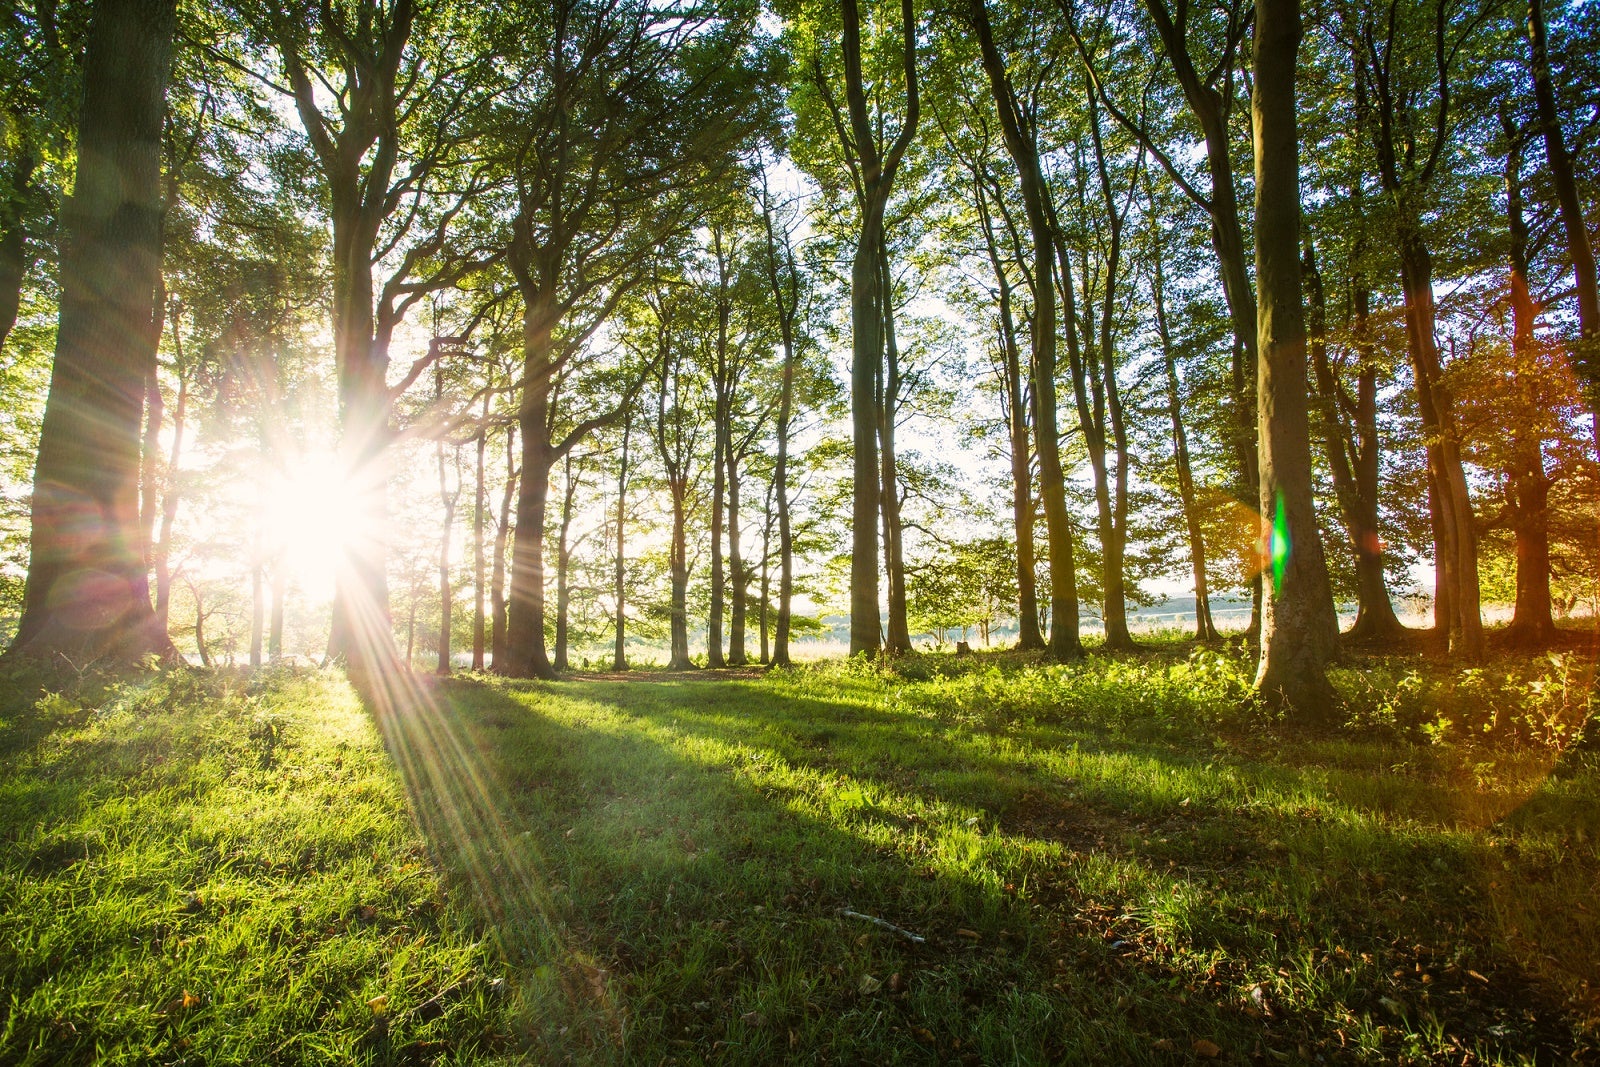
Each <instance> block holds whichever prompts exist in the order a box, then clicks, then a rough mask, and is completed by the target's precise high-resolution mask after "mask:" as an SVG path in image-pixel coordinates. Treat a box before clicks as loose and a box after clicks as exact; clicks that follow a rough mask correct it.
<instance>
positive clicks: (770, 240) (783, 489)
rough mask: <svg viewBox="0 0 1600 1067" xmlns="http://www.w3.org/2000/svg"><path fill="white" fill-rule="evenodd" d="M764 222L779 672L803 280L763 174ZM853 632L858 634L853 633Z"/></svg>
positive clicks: (785, 652)
mask: <svg viewBox="0 0 1600 1067" xmlns="http://www.w3.org/2000/svg"><path fill="white" fill-rule="evenodd" d="M761 208H762V211H761V218H762V222H763V223H764V225H765V227H766V235H767V282H768V284H769V285H770V286H771V288H772V299H773V303H774V305H775V306H776V307H777V310H778V336H779V339H780V340H781V341H782V342H783V370H782V377H781V379H780V381H779V386H778V423H777V427H776V434H777V438H778V455H777V458H776V459H775V460H774V463H773V468H772V495H773V496H774V497H775V498H776V500H777V505H778V618H777V622H776V624H775V625H774V629H773V638H772V663H773V665H774V666H777V667H787V666H789V627H790V621H791V619H792V615H791V602H792V600H793V596H794V534H793V530H792V529H791V527H790V516H789V430H790V426H789V423H790V420H791V418H792V417H793V412H794V372H795V336H794V323H795V316H796V314H797V313H798V311H799V284H800V283H799V278H798V276H797V272H796V268H795V262H794V253H793V246H792V245H791V244H790V243H789V234H788V232H787V231H785V233H784V244H783V252H784V264H783V266H782V267H780V265H779V262H778V239H777V233H776V228H775V227H774V226H773V209H772V206H771V204H770V202H769V201H768V199H767V187H766V185H765V173H764V172H763V184H762V202H761ZM784 268H787V270H788V279H789V284H788V285H787V286H785V285H784V283H783V280H782V271H783V269H784ZM852 632H853V631H852Z"/></svg>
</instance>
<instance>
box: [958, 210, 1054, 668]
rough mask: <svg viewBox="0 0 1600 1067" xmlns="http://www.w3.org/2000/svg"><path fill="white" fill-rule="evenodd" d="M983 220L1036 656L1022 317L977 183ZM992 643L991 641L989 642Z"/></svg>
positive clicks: (1021, 603) (1023, 581)
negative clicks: (1020, 336) (1015, 311)
mask: <svg viewBox="0 0 1600 1067" xmlns="http://www.w3.org/2000/svg"><path fill="white" fill-rule="evenodd" d="M973 194H974V202H975V205H976V207H977V209H978V220H979V222H980V223H981V224H982V227H983V237H984V244H985V247H986V248H987V250H988V253H989V265H990V267H991V268H992V269H993V270H994V277H995V285H996V288H997V290H998V292H999V322H998V342H999V347H1000V360H1001V364H1002V366H1003V368H1004V370H1003V374H1002V378H1003V382H1004V385H1005V391H1006V409H1005V410H1006V431H1007V436H1008V438H1009V441H1010V446H1011V524H1012V529H1013V530H1014V531H1015V536H1016V544H1017V568H1016V570H1017V649H1018V650H1019V651H1023V652H1032V651H1037V650H1040V649H1043V648H1044V647H1045V646H1044V635H1043V634H1041V633H1040V632H1039V597H1038V592H1037V590H1036V588H1035V585H1034V566H1035V559H1034V544H1033V516H1034V509H1033V462H1032V454H1031V449H1030V445H1029V442H1028V408H1029V400H1028V394H1027V391H1026V390H1025V389H1024V388H1023V374H1022V352H1021V350H1020V346H1019V345H1018V344H1017V326H1016V318H1015V316H1014V315H1013V314H1012V310H1011V278H1010V276H1009V275H1008V274H1007V272H1006V269H1005V264H1004V262H1003V261H1002V260H1001V258H1000V243H999V241H998V240H997V239H996V238H995V233H994V224H993V220H992V219H991V217H990V215H989V208H988V198H987V196H986V194H985V193H984V190H983V185H982V184H981V183H980V182H978V181H974V182H973ZM985 640H987V638H986V639H985Z"/></svg>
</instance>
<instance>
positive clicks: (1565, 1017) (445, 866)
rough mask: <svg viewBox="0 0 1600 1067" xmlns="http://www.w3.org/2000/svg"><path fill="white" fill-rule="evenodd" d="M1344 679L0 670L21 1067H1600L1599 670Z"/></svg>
mask: <svg viewBox="0 0 1600 1067" xmlns="http://www.w3.org/2000/svg"><path fill="white" fill-rule="evenodd" d="M1360 667H1361V668H1362V669H1360V670H1351V671H1348V672H1346V673H1344V674H1343V675H1342V676H1341V677H1340V679H1339V685H1340V686H1341V689H1342V690H1343V691H1344V692H1345V694H1346V696H1347V698H1348V701H1349V708H1348V718H1349V719H1350V725H1349V726H1348V727H1347V728H1346V730H1344V731H1343V732H1342V733H1340V734H1339V735H1338V736H1336V737H1332V738H1328V737H1323V738H1320V739H1310V738H1297V737H1296V736H1295V735H1293V734H1292V733H1290V732H1287V731H1285V730H1284V729H1283V728H1282V727H1281V726H1274V725H1272V724H1270V723H1267V722H1265V721H1264V720H1263V719H1262V717H1261V716H1260V715H1259V714H1258V713H1256V712H1255V711H1253V710H1252V709H1251V708H1250V707H1249V705H1248V701H1247V700H1245V699H1244V694H1245V690H1246V681H1247V679H1246V678H1245V676H1244V671H1243V666H1242V664H1240V663H1239V662H1238V661H1237V660H1235V659H1232V658H1229V657H1228V656H1227V655H1223V654H1216V653H1197V654H1195V655H1193V656H1188V655H1187V654H1186V650H1168V651H1166V652H1163V653H1160V654H1157V655H1153V656H1146V657H1143V658H1140V659H1137V660H1112V659H1098V658H1097V659H1095V660H1092V661H1090V663H1089V664H1088V665H1086V666H1077V667H1049V668H1044V667H1037V666H1033V665H1029V664H1027V663H1025V662H1022V661H1019V660H1017V659H1015V658H1000V657H996V658H994V659H990V658H988V657H971V658H969V659H965V660H960V661H957V660H954V659H940V658H936V657H919V658H918V659H916V660H914V661H912V662H911V663H909V664H907V665H906V666H905V667H904V668H903V669H902V670H901V671H900V672H897V673H892V674H887V673H879V672H876V671H873V670H869V669H867V668H864V667H852V666H846V665H839V664H832V665H824V666H819V667H814V668H807V669H802V670H798V671H793V672H784V673H777V674H771V675H765V676H759V675H754V674H746V675H743V676H736V677H732V678H723V679H713V678H709V677H705V676H697V675H690V676H683V675H660V674H641V675H640V676H639V677H636V678H630V679H627V680H574V681H567V682H562V683H556V684H539V683H505V682H496V681H486V680H465V679H462V680H455V681H450V682H445V683H439V684H431V683H430V684H427V685H426V687H423V688H418V687H417V686H411V685H408V686H404V687H398V688H396V689H395V690H393V691H388V692H379V693H375V694H372V695H370V697H369V698H368V699H367V700H366V701H363V700H361V699H360V698H358V697H357V696H356V694H355V693H354V692H353V691H352V690H351V689H350V687H349V686H348V685H347V684H346V683H345V682H344V681H343V679H341V678H339V677H338V676H336V675H333V674H329V673H302V674H265V675H261V676H258V677H256V678H253V679H252V678H245V677H242V676H228V675H221V676H202V675H199V674H177V675H156V676H151V677H148V678H145V679H141V680H137V681H127V682H123V683H116V684H109V685H108V684H106V683H104V682H95V681H93V680H87V681H82V682H74V683H72V684H71V685H66V684H63V683H61V682H60V681H59V680H57V681H55V682H53V683H51V685H52V688H51V695H47V696H45V697H43V698H40V697H39V693H40V685H41V680H40V679H37V678H31V677H21V676H14V677H12V678H10V679H8V680H7V681H6V682H4V683H0V690H3V691H4V692H5V693H6V694H7V695H5V696H0V1012H3V1019H0V1061H7V1062H19V1061H20V1062H29V1063H57V1062H80V1063H88V1062H107V1063H177V1062H187V1063H195V1064H199V1063H206V1064H221V1063H274V1062H276V1063H301V1062H313V1061H316V1062H323V1061H326V1062H349V1061H367V1062H375V1063H389V1062H395V1063H429V1062H441V1061H442V1062H482V1061H498V1060H505V1061H511V1060H517V1059H519V1058H523V1057H527V1058H531V1059H532V1060H534V1061H536V1062H564V1061H576V1062H614V1061H630V1062H631V1061H638V1062H647V1063H657V1062H663V1061H668V1060H674V1061H677V1062H682V1063H692V1062H702V1061H715V1062H744V1063H764V1062H774V1061H781V1060H784V1059H790V1060H797V1061H804V1062H823V1061H826V1062H872V1063H878V1062H912V1063H956V1062H965V1063H1011V1062H1019V1061H1020V1062H1077V1061H1099V1062H1151V1063H1172V1062H1183V1061H1207V1060H1211V1059H1216V1060H1217V1061H1219V1062H1251V1061H1259V1062H1266V1063H1275V1062H1307V1061H1315V1060H1317V1059H1318V1058H1321V1059H1323V1060H1326V1061H1330V1062H1340V1061H1368V1062H1396V1061H1410V1062H1445V1063H1478V1062H1507V1063H1515V1062H1528V1061H1537V1062H1566V1061H1569V1060H1573V1059H1580V1060H1582V1059H1587V1060H1594V1059H1595V1058H1596V1057H1597V1055H1600V1053H1597V1045H1600V1029H1597V1026H1600V1024H1597V1016H1600V1004H1597V990H1600V984H1597V983H1600V915H1597V914H1596V911H1597V909H1600V894H1597V893H1596V889H1597V872H1600V857H1597V853H1596V834H1597V833H1600V788H1597V786H1600V771H1597V770H1596V768H1595V766H1594V762H1593V757H1590V756H1586V755H1581V754H1579V748H1581V746H1574V745H1573V744H1572V742H1573V734H1574V729H1575V727H1576V726H1577V725H1578V724H1580V723H1581V722H1582V720H1583V718H1584V716H1585V714H1586V709H1587V699H1588V692H1589V682H1590V681H1591V678H1590V676H1589V674H1588V673H1587V670H1586V668H1585V666H1584V664H1583V663H1582V662H1580V661H1578V660H1577V659H1576V658H1575V657H1565V658H1563V657H1555V658H1553V659H1550V660H1537V661H1531V662H1530V661H1510V660H1508V661H1502V662H1500V663H1497V664H1495V665H1492V666H1490V667H1486V668H1483V669H1480V670H1479V671H1476V672H1466V673H1459V672H1456V673H1446V672H1444V671H1443V670H1442V669H1440V668H1436V667H1432V666H1429V665H1427V664H1426V663H1424V662H1423V661H1421V660H1420V659H1415V658H1406V659H1394V660H1372V661H1369V662H1364V663H1362V664H1360ZM1563 749H1565V750H1566V751H1565V754H1564V755H1559V756H1558V753H1560V752H1561V751H1562V750H1563ZM845 912H850V913H853V914H845ZM860 916H868V917H871V918H875V919H881V920H882V921H883V922H885V923H889V924H893V926H895V927H899V928H901V930H899V931H897V930H895V929H891V928H889V927H885V926H883V925H880V924H878V923H874V922H873V921H871V919H869V918H862V917H860ZM907 934H911V935H914V936H915V937H916V938H918V939H919V940H913V939H912V938H911V937H909V936H906V935H907Z"/></svg>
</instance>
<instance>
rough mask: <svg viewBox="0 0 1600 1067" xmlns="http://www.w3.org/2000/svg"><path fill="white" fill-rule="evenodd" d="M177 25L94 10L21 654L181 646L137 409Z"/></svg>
mask: <svg viewBox="0 0 1600 1067" xmlns="http://www.w3.org/2000/svg"><path fill="white" fill-rule="evenodd" d="M175 21H176V19H175V4H174V3H173V2H172V0H98V2H97V3H96V5H95V7H94V11H93V16H92V20H91V25H90V29H89V41H88V47H87V52H86V54H85V57H84V66H83V73H84V100H83V111H82V117H81V119H80V121H79V126H78V156H77V158H78V174H77V184H76V189H75V192H74V195H73V196H72V198H71V199H70V200H69V201H68V202H67V204H66V207H65V210H64V212H63V220H62V221H63V224H64V227H63V228H64V234H65V238H64V242H63V246H62V250H61V311H60V325H59V328H58V330H57V334H56V356H55V363H54V366H53V368H52V372H51V380H50V396H49V400H48V401H47V402H46V405H45V413H44V422H43V426H42V428H41V433H40V440H39V456H38V462H37V465H36V467H35V469H34V486H33V503H32V523H33V525H32V537H31V541H30V550H31V558H30V561H29V567H28V580H27V586H26V589H25V591H24V593H23V605H22V618H21V621H20V623H19V625H18V629H17V635H16V640H15V642H14V643H13V645H12V648H11V651H12V653H14V654H19V655H28V656H38V657H44V658H53V657H56V656H65V657H68V658H70V659H71V660H73V661H74V662H78V663H82V662H86V661H89V660H94V659H100V658H107V657H109V658H112V659H124V660H127V659H138V658H140V657H142V656H144V655H146V654H149V653H152V652H154V653H160V654H162V655H169V656H170V655H174V654H175V653H174V650H173V648H172V644H171V642H170V641H169V640H168V638H167V635H166V633H165V631H163V630H162V629H161V628H160V626H159V625H158V624H157V621H156V617H155V613H154V611H153V610H152V608H151V605H150V599H149V593H148V578H147V576H148V571H147V569H146V560H145V556H144V553H143V551H142V547H143V542H142V539H141V536H140V529H139V447H140V440H139V430H140V415H141V413H142V411H143V407H144V391H145V384H146V382H147V381H148V380H149V378H150V375H151V374H152V373H153V372H154V370H155V366H156V346H155V344H154V343H153V340H154V338H153V337H152V333H151V319H152V313H153V312H155V295H156V293H157V292H158V291H159V289H160V285H161V228H162V212H163V197H162V190H161V181H160V178H161V127H162V120H163V116H164V114H165V100H166V89H167V76H168V73H169V70H170V65H171V55H172V38H173V30H174V25H175Z"/></svg>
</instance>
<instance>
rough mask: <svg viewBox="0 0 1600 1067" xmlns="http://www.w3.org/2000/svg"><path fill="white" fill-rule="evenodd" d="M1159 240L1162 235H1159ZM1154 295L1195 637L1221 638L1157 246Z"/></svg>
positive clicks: (1153, 277) (1152, 294) (1208, 640)
mask: <svg viewBox="0 0 1600 1067" xmlns="http://www.w3.org/2000/svg"><path fill="white" fill-rule="evenodd" d="M1158 240H1159V237H1158ZM1150 290H1151V297H1152V299H1153V301H1154V303H1155V319H1156V335H1157V337H1158V338H1159V339H1160V341H1161V360H1162V366H1163V369H1164V370H1165V371H1166V379H1167V418H1168V419H1169V420H1170V422H1171V423H1172V458H1173V463H1174V465H1175V466H1176V467H1177V475H1178V503H1179V505H1180V506H1181V507H1182V508H1183V524H1184V529H1185V532H1186V533H1187V534H1188V535H1189V562H1190V564H1191V565H1192V566H1193V568H1194V621H1195V638H1196V640H1199V641H1202V642H1211V641H1215V640H1217V637H1218V634H1217V626H1216V623H1215V622H1214V621H1213V620H1212V618H1211V590H1210V586H1209V583H1208V582H1207V580H1206V541H1205V536H1204V535H1203V534H1202V532H1201V529H1200V511H1199V507H1198V505H1197V503H1196V501H1195V494H1194V471H1193V468H1192V467H1191V465H1190V462H1189V436H1188V433H1187V432H1186V430H1185V429H1184V425H1183V393H1182V390H1181V389H1180V387H1179V382H1178V361H1177V355H1176V353H1175V352H1174V350H1173V344H1172V332H1171V330H1170V329H1169V328H1168V325H1167V307H1166V277H1165V274H1164V272H1163V269H1162V254H1161V248H1160V246H1159V245H1157V247H1156V249H1155V258H1154V269H1153V271H1152V273H1151V276H1150Z"/></svg>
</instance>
